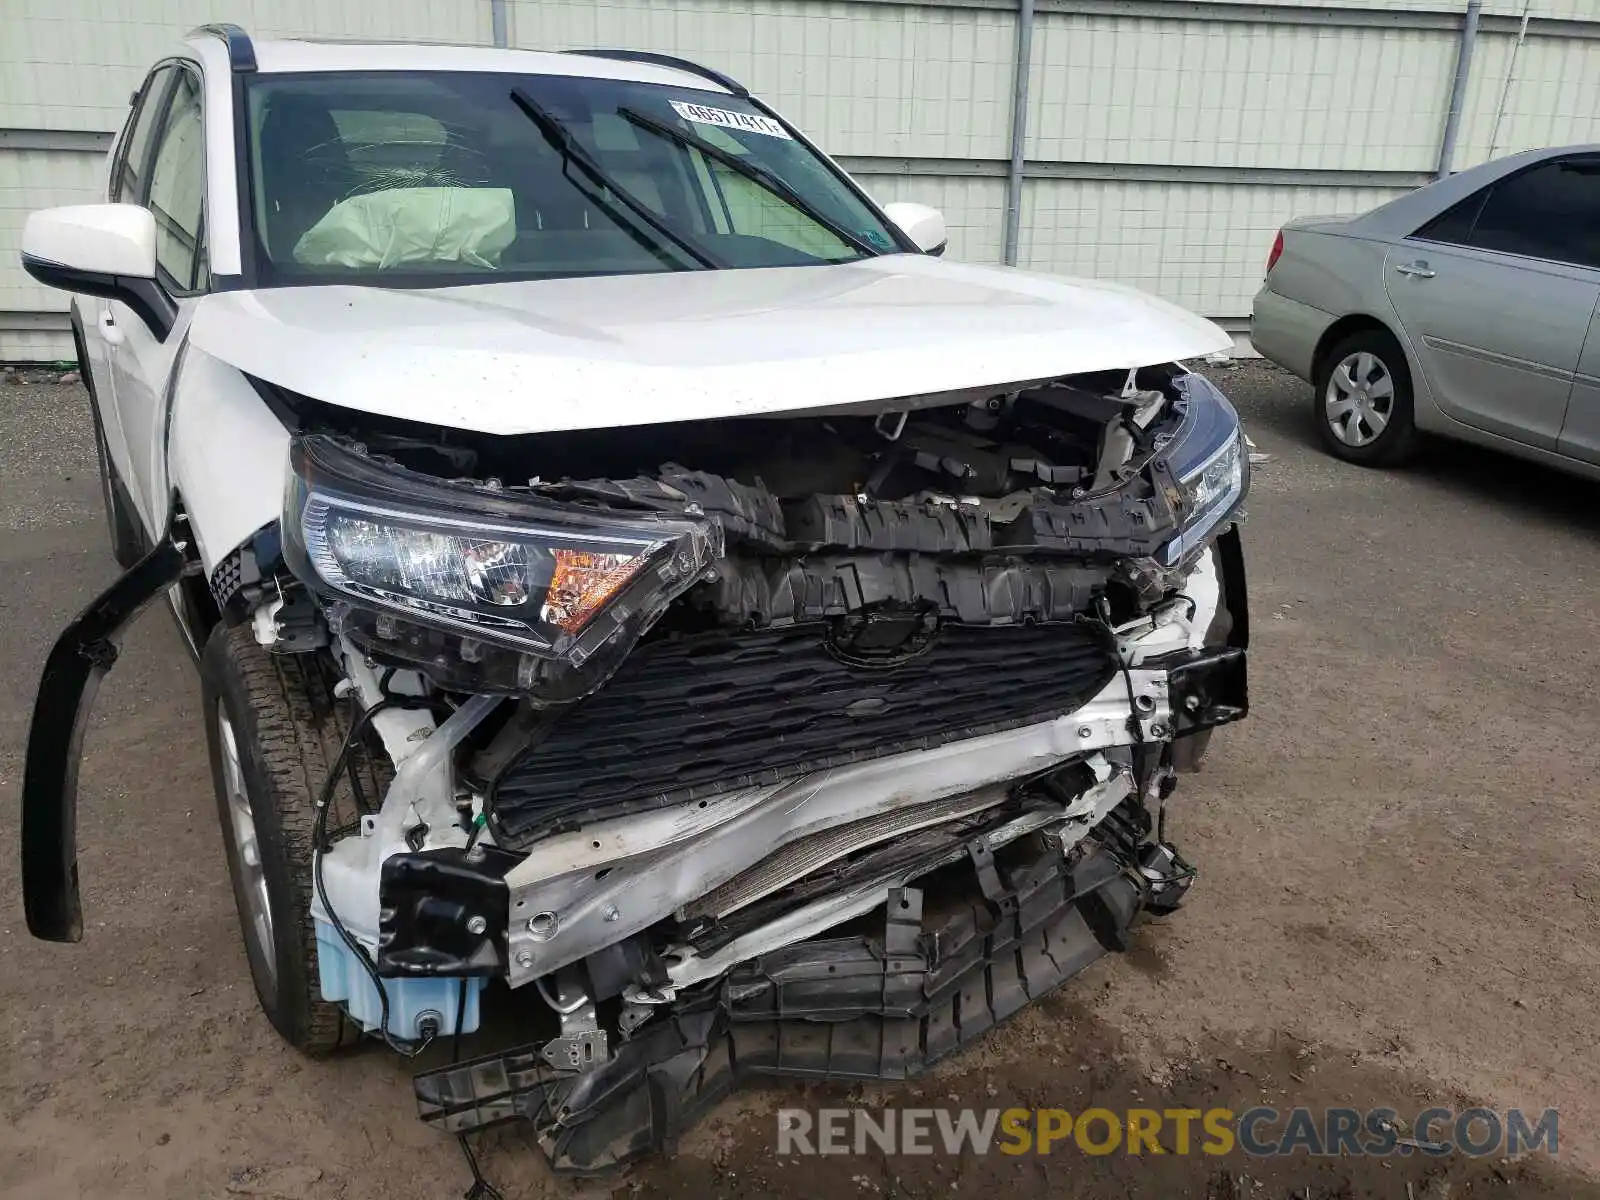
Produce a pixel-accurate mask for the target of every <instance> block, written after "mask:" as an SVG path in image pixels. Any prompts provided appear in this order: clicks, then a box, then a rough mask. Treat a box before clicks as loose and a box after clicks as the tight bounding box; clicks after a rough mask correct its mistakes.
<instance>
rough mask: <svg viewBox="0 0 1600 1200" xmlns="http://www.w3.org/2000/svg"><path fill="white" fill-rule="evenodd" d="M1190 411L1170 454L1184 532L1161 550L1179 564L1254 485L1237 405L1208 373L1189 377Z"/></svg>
mask: <svg viewBox="0 0 1600 1200" xmlns="http://www.w3.org/2000/svg"><path fill="white" fill-rule="evenodd" d="M1183 381H1184V385H1185V388H1186V390H1187V392H1188V400H1189V411H1188V413H1187V415H1186V416H1185V418H1184V422H1183V425H1182V427H1181V428H1180V429H1179V431H1178V433H1177V436H1176V437H1175V438H1174V439H1173V441H1172V444H1171V445H1170V446H1168V447H1167V448H1166V459H1167V463H1168V466H1169V468H1170V470H1171V473H1172V477H1173V478H1174V479H1176V480H1177V484H1178V491H1179V493H1180V495H1181V499H1182V505H1183V525H1182V528H1181V529H1180V531H1179V533H1178V536H1177V537H1175V538H1173V539H1172V540H1171V541H1170V542H1168V543H1167V544H1166V545H1165V546H1164V547H1163V548H1162V550H1161V556H1160V557H1161V561H1162V562H1163V563H1164V564H1165V565H1167V566H1169V567H1170V566H1175V565H1177V564H1178V563H1179V562H1181V561H1182V560H1183V559H1184V558H1185V557H1187V556H1188V555H1189V554H1190V553H1191V552H1193V551H1194V550H1196V549H1198V548H1199V547H1201V546H1203V545H1204V544H1205V542H1206V541H1207V540H1208V539H1209V538H1210V537H1211V536H1212V534H1214V533H1215V532H1216V531H1217V529H1218V527H1219V526H1220V525H1222V523H1223V522H1224V521H1226V520H1227V519H1228V518H1229V517H1231V516H1232V515H1233V513H1234V512H1235V510H1236V509H1237V508H1238V507H1239V503H1240V502H1241V501H1242V500H1243V499H1244V495H1245V492H1246V491H1248V490H1249V486H1250V460H1249V457H1248V456H1247V455H1246V454H1245V452H1244V435H1243V433H1242V432H1241V431H1240V428H1239V414H1238V413H1236V412H1235V411H1234V409H1233V405H1231V404H1229V403H1228V400H1227V398H1226V397H1225V396H1223V394H1222V393H1221V392H1219V391H1218V390H1217V389H1216V388H1215V387H1214V386H1212V384H1211V382H1210V381H1209V380H1207V379H1206V378H1205V377H1204V376H1200V375H1188V376H1185V377H1183Z"/></svg>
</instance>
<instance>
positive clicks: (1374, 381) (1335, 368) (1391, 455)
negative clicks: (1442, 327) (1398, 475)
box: [1311, 329, 1421, 467]
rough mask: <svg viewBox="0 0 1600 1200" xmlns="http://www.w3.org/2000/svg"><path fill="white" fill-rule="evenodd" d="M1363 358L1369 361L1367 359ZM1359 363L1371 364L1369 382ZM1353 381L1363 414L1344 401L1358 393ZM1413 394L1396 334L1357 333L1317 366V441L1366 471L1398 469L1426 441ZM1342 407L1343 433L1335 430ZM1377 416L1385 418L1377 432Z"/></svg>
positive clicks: (1314, 408)
mask: <svg viewBox="0 0 1600 1200" xmlns="http://www.w3.org/2000/svg"><path fill="white" fill-rule="evenodd" d="M1364 355H1365V356H1369V357H1368V358H1362V357H1361V356H1364ZM1352 360H1354V361H1352ZM1358 363H1368V364H1370V366H1369V367H1368V368H1367V373H1366V377H1365V378H1360V377H1358V376H1359V375H1360V374H1361V372H1359V371H1357V370H1355V367H1356V365H1357V364H1358ZM1347 368H1348V369H1349V370H1350V374H1348V375H1347V374H1346V373H1345V372H1346V369H1347ZM1336 376H1337V377H1338V380H1337V382H1336ZM1351 381H1354V383H1355V384H1357V385H1358V388H1357V391H1358V392H1359V393H1360V396H1361V404H1362V405H1364V406H1365V409H1364V410H1363V408H1361V407H1358V406H1355V405H1354V404H1353V403H1352V404H1351V405H1350V406H1349V407H1344V406H1343V405H1341V404H1340V403H1339V402H1341V401H1347V400H1350V399H1351V397H1352V396H1353V395H1354V394H1355V393H1352V392H1351V389H1350V387H1349V384H1350V382H1351ZM1385 383H1387V389H1388V394H1387V395H1378V394H1377V392H1378V389H1380V388H1383V387H1384V385H1385ZM1363 386H1370V387H1371V388H1372V389H1373V394H1372V395H1371V396H1369V395H1368V394H1367V393H1366V392H1365V391H1363V390H1361V388H1362V387H1363ZM1412 395H1413V393H1412V388H1411V368H1410V367H1409V366H1408V365H1407V363H1406V355H1405V351H1404V350H1402V349H1401V348H1400V343H1399V342H1398V341H1396V340H1395V337H1394V335H1393V334H1391V333H1390V332H1389V331H1388V330H1386V329H1363V330H1359V331H1357V332H1356V333H1352V334H1351V335H1350V336H1348V337H1345V338H1341V339H1340V340H1339V341H1338V342H1337V343H1336V344H1335V345H1333V346H1332V347H1330V348H1329V350H1328V352H1327V353H1326V354H1324V355H1323V356H1322V360H1321V361H1320V362H1319V363H1318V364H1317V371H1316V380H1315V383H1314V390H1313V392H1312V396H1311V410H1312V415H1313V418H1314V419H1315V421H1316V426H1317V437H1318V439H1319V440H1320V441H1321V442H1322V445H1323V448H1324V449H1326V450H1327V451H1328V453H1330V454H1332V455H1333V456H1334V457H1336V458H1342V459H1344V460H1345V462H1352V463H1357V464H1359V465H1361V466H1363V467H1392V466H1398V465H1399V464H1401V463H1403V462H1405V461H1406V460H1407V459H1409V458H1411V457H1412V456H1413V455H1415V454H1416V452H1417V446H1418V443H1419V441H1420V440H1421V439H1420V436H1419V435H1418V433H1417V424H1416V417H1415V410H1414V408H1413V404H1412ZM1341 408H1343V416H1342V419H1340V420H1339V424H1340V426H1341V429H1342V432H1339V431H1336V430H1335V428H1334V423H1335V415H1334V414H1335V413H1337V412H1339V411H1340V409H1341ZM1364 412H1365V414H1366V415H1363V413H1364ZM1373 414H1375V415H1376V417H1381V418H1382V419H1383V421H1384V424H1383V426H1382V428H1381V429H1375V428H1374V425H1373V419H1374V417H1373Z"/></svg>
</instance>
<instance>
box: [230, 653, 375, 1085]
mask: <svg viewBox="0 0 1600 1200" xmlns="http://www.w3.org/2000/svg"><path fill="white" fill-rule="evenodd" d="M200 678H201V695H202V698H203V700H204V704H205V719H206V741H207V744H208V745H209V746H210V749H211V775H212V784H213V786H214V788H215V789H216V795H217V815H218V818H219V820H220V821H221V824H222V840H223V844H224V846H225V848H226V851H227V856H228V873H229V875H230V876H231V878H232V880H233V895H234V903H235V904H236V905H237V907H238V910H239V921H240V932H241V934H242V936H243V939H244V945H245V952H246V955H247V957H248V958H249V960H250V974H251V977H252V979H253V980H254V982H255V987H256V995H257V997H258V998H259V999H260V1001H261V1008H262V1011H263V1012H265V1013H266V1015H267V1019H268V1020H269V1021H271V1022H272V1026H273V1028H274V1029H276V1030H277V1031H278V1033H279V1034H280V1035H281V1036H282V1037H283V1040H284V1041H286V1042H288V1043H289V1044H290V1045H291V1046H293V1047H294V1048H295V1049H296V1050H299V1051H301V1052H303V1053H305V1054H309V1055H323V1054H328V1053H331V1052H332V1051H334V1050H337V1049H339V1048H341V1047H343V1046H347V1045H350V1044H352V1043H354V1042H356V1041H357V1040H359V1039H360V1037H361V1032H360V1030H359V1029H358V1028H357V1027H356V1026H355V1025H354V1024H352V1023H351V1022H350V1021H349V1020H348V1019H347V1018H346V1017H345V1015H344V1011H343V1009H342V1008H340V1007H339V1006H338V1005H336V1004H332V1003H329V1002H328V1001H326V1000H324V999H323V998H322V991H321V987H320V985H319V983H318V978H317V942H316V934H315V927H314V924H313V921H312V916H311V897H312V891H313V879H312V850H313V846H314V830H315V814H316V807H315V806H316V798H317V796H318V794H319V792H320V791H321V789H322V787H323V782H324V780H326V779H327V776H328V770H329V768H330V767H331V766H332V765H333V762H334V760H335V759H336V758H337V757H338V754H339V750H340V748H341V747H342V746H343V745H344V741H345V737H346V734H347V733H348V731H349V727H350V720H351V713H350V711H349V708H348V706H347V705H346V703H344V702H342V701H336V700H335V699H334V698H333V691H332V684H333V682H334V678H335V673H334V671H333V668H332V665H331V664H330V663H328V662H326V660H325V659H324V658H323V656H321V655H315V654H311V655H280V654H271V653H269V652H268V651H266V650H265V649H263V648H262V647H261V646H259V645H257V644H256V640H255V637H254V634H253V631H252V629H251V627H250V626H248V625H240V626H235V627H233V628H227V627H223V626H219V627H218V628H217V629H216V630H215V631H214V632H213V633H212V635H211V637H210V639H209V640H208V641H207V642H206V647H205V652H204V654H203V655H202V657H201V661H200ZM224 715H225V716H226V718H227V721H228V725H229V727H230V728H231V730H232V732H233V740H234V744H235V746H236V747H237V753H238V766H239V774H240V776H242V780H243V784H244V789H245V792H246V793H247V795H248V799H249V808H250V810H251V816H252V818H253V828H254V835H255V836H254V839H253V840H254V847H255V853H254V857H255V860H256V862H258V863H259V864H260V865H259V878H260V879H261V880H262V881H263V885H264V888H265V893H266V898H267V902H268V905H269V911H270V914H271V925H270V928H271V935H270V938H269V937H266V936H265V935H264V934H263V935H257V934H255V933H254V932H253V928H254V924H253V917H252V909H251V907H250V904H251V902H250V899H249V895H250V892H251V890H252V889H254V888H255V887H256V886H257V883H256V880H257V878H258V876H257V875H256V874H254V873H253V872H254V871H255V870H256V869H255V868H253V867H252V868H251V870H250V871H247V870H246V869H245V864H244V861H243V856H242V853H241V846H240V835H239V834H238V833H237V831H236V826H235V822H234V817H233V815H232V809H231V808H230V800H229V787H228V776H227V768H226V767H225V765H224V755H225V753H226V752H225V750H224V734H223V727H222V718H223V716H224ZM351 760H352V763H353V768H354V769H353V771H352V772H351V774H353V775H354V776H355V778H356V780H357V782H358V785H359V787H358V789H357V790H358V791H359V792H360V796H359V797H358V796H357V795H356V793H355V791H353V790H352V787H351V782H350V778H349V776H346V777H345V778H343V779H341V781H340V783H339V786H338V787H337V788H336V789H335V792H334V799H333V803H332V805H331V806H330V809H329V817H328V830H329V833H330V835H332V834H334V833H336V832H338V831H340V830H347V829H349V828H353V827H354V824H355V821H356V820H357V818H358V816H359V814H360V813H362V812H370V811H375V810H376V808H377V806H378V804H379V803H381V801H382V797H383V793H384V789H386V788H387V786H388V783H389V780H390V779H391V778H392V777H393V771H392V768H391V767H390V765H389V762H388V759H387V758H386V757H385V756H384V755H383V754H382V752H381V751H376V750H373V749H371V748H370V747H368V746H365V745H363V746H361V747H359V748H358V749H357V750H356V751H354V752H352V755H351ZM264 945H270V947H271V949H270V956H269V953H268V952H267V951H266V950H265V949H264V948H263V947H264Z"/></svg>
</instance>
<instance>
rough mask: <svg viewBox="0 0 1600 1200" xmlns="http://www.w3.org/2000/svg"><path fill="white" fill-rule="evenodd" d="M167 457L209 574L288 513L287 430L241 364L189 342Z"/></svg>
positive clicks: (209, 575)
mask: <svg viewBox="0 0 1600 1200" xmlns="http://www.w3.org/2000/svg"><path fill="white" fill-rule="evenodd" d="M167 462H168V473H169V476H170V478H171V480H172V486H173V487H174V488H176V489H177V491H178V492H179V493H180V494H181V495H182V496H183V508H184V512H185V514H186V515H187V516H188V518H189V529H190V531H191V532H192V533H193V535H194V540H195V545H196V548H197V549H198V550H199V551H200V561H201V563H202V564H203V565H204V567H205V572H206V578H207V579H209V578H211V574H212V571H213V570H214V569H215V568H216V565H217V564H218V563H219V562H221V561H222V560H223V559H225V558H227V556H228V555H229V554H231V553H232V552H233V551H234V550H236V549H237V548H238V547H239V546H241V545H243V544H244V543H245V542H246V541H248V540H249V539H250V538H251V537H252V536H253V535H254V534H255V532H256V531H257V530H258V529H260V528H262V526H264V525H269V524H271V523H272V522H273V521H276V520H277V519H278V517H279V515H280V514H281V513H282V511H283V485H284V480H285V478H287V474H288V467H289V431H288V430H287V429H285V428H284V426H283V422H281V421H280V420H278V418H277V417H276V416H275V415H273V412H272V410H271V409H269V408H268V407H267V406H266V404H265V403H264V402H263V401H262V399H261V396H260V395H259V394H258V393H257V392H256V390H255V388H253V387H251V386H250V381H249V380H248V379H246V378H245V377H244V376H243V375H241V374H240V373H239V371H238V370H237V369H235V368H234V367H231V366H229V365H228V364H227V363H225V362H223V361H222V360H221V359H219V358H215V357H213V356H212V355H210V354H207V353H206V352H205V351H204V350H201V349H199V348H197V347H195V346H194V345H193V344H192V343H191V345H190V347H189V353H188V355H187V356H186V358H185V360H184V363H183V376H182V378H181V379H180V380H179V381H178V388H177V393H176V395H175V396H174V397H173V406H172V424H171V426H170V428H169V431H168V436H167Z"/></svg>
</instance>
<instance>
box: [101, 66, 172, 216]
mask: <svg viewBox="0 0 1600 1200" xmlns="http://www.w3.org/2000/svg"><path fill="white" fill-rule="evenodd" d="M176 70H177V68H176V67H162V68H160V69H159V70H156V71H153V72H151V74H150V77H149V78H148V79H146V80H145V84H144V87H142V88H140V89H139V96H138V103H137V105H136V107H135V108H134V111H133V112H132V114H130V115H129V117H128V132H127V133H126V135H124V137H123V139H122V145H121V147H120V148H119V149H118V152H117V159H116V162H115V163H113V164H112V167H111V189H110V199H111V200H113V201H118V200H121V201H126V202H127V203H129V204H143V203H144V201H145V190H144V189H145V172H146V168H147V167H148V166H149V160H150V135H151V134H153V133H154V132H155V129H156V126H157V125H159V124H160V123H161V112H162V104H161V101H162V98H163V97H164V96H165V95H166V91H167V85H168V84H169V83H171V82H172V73H173V72H174V71H176Z"/></svg>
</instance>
